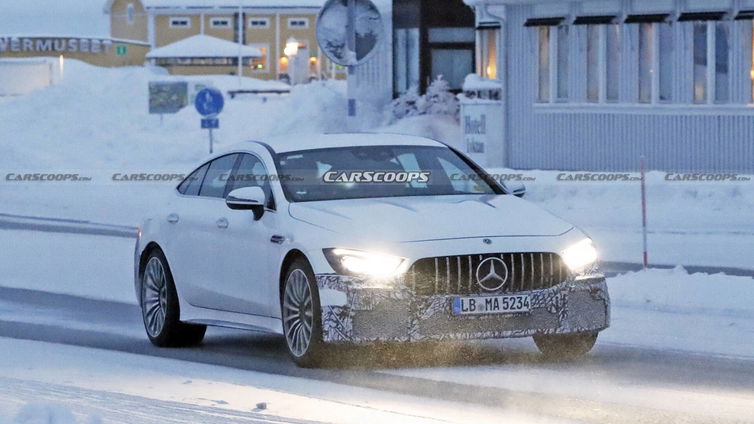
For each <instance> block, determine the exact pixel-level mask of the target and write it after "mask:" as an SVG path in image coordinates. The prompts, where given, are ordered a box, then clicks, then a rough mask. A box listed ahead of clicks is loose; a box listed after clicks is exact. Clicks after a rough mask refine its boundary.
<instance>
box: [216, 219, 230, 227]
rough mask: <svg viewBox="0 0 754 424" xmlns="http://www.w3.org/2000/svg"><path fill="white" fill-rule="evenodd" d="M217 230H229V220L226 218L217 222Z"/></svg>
mask: <svg viewBox="0 0 754 424" xmlns="http://www.w3.org/2000/svg"><path fill="white" fill-rule="evenodd" d="M217 228H223V229H225V228H228V220H227V219H225V218H220V219H218V220H217Z"/></svg>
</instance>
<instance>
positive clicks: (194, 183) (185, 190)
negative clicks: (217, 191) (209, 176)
mask: <svg viewBox="0 0 754 424" xmlns="http://www.w3.org/2000/svg"><path fill="white" fill-rule="evenodd" d="M207 168H209V164H208V163H205V164H204V165H203V166H201V167H199V168H197V169H196V170H195V171H194V172H192V173H191V175H189V176H188V177H186V179H185V180H183V182H181V183H180V184H179V185H178V192H179V193H181V194H185V195H186V196H196V195H198V194H199V189H200V188H201V186H202V181H203V180H204V175H205V174H206V173H207Z"/></svg>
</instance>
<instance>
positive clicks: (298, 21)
mask: <svg viewBox="0 0 754 424" xmlns="http://www.w3.org/2000/svg"><path fill="white" fill-rule="evenodd" d="M288 28H291V29H306V28H309V19H308V18H289V19H288Z"/></svg>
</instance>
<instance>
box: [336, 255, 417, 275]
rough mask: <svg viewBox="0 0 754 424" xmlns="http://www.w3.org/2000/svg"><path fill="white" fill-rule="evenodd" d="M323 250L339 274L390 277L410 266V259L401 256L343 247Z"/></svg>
mask: <svg viewBox="0 0 754 424" xmlns="http://www.w3.org/2000/svg"><path fill="white" fill-rule="evenodd" d="M323 252H324V253H325V258H327V262H329V263H330V266H332V267H333V269H334V270H335V272H337V273H338V274H345V275H367V276H370V277H377V278H389V277H394V276H396V275H398V274H401V273H403V272H406V268H408V266H407V265H408V260H407V259H406V258H402V257H400V256H394V255H387V254H384V253H374V252H365V251H363V250H352V249H341V248H333V249H323Z"/></svg>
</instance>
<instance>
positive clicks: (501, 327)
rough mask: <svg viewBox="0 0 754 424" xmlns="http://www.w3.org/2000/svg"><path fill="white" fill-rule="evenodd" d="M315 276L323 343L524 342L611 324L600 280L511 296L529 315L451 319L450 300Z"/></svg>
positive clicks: (399, 286) (355, 280) (339, 277)
mask: <svg viewBox="0 0 754 424" xmlns="http://www.w3.org/2000/svg"><path fill="white" fill-rule="evenodd" d="M316 277H317V285H318V287H319V293H320V304H321V307H322V337H323V341H324V342H327V343H370V342H409V341H411V342H413V341H422V340H436V341H440V340H471V339H492V338H508V337H526V336H532V335H534V334H571V333H584V332H598V331H601V330H604V329H605V328H607V327H608V326H609V325H610V298H609V296H608V292H607V284H606V283H605V279H604V277H595V278H589V279H585V280H581V281H566V282H564V283H561V284H558V285H557V286H554V287H551V288H548V289H544V290H533V291H528V292H521V293H515V294H529V295H530V299H531V310H530V311H529V312H525V313H514V314H489V315H474V316H469V315H463V316H457V315H453V313H452V304H453V299H454V298H455V297H456V296H453V295H436V296H417V295H414V293H413V292H412V291H411V290H410V289H409V288H407V287H405V286H403V285H402V284H396V285H395V286H394V287H392V288H389V289H388V288H380V287H367V286H366V285H365V282H364V281H363V280H361V279H360V278H358V277H352V276H342V275H333V274H319V275H317V276H316ZM506 294H513V293H506Z"/></svg>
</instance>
